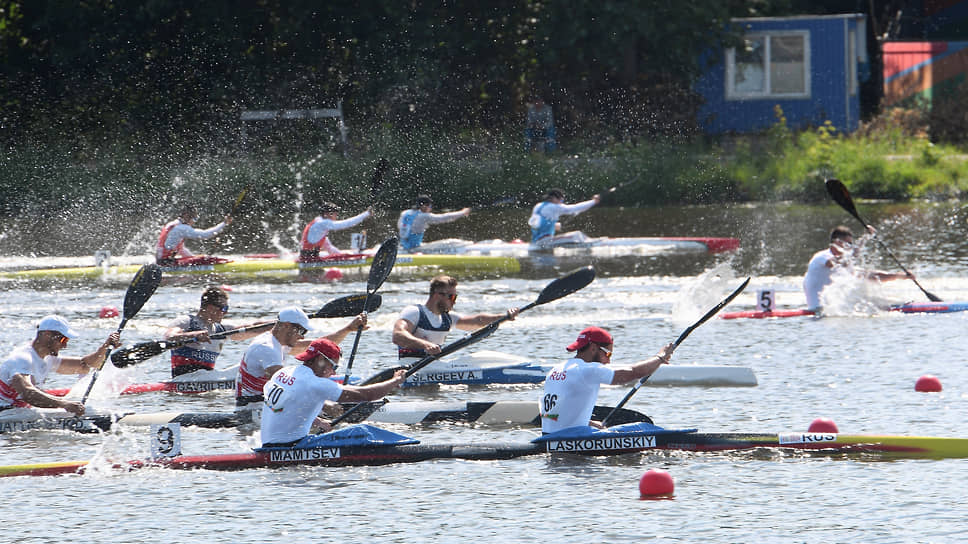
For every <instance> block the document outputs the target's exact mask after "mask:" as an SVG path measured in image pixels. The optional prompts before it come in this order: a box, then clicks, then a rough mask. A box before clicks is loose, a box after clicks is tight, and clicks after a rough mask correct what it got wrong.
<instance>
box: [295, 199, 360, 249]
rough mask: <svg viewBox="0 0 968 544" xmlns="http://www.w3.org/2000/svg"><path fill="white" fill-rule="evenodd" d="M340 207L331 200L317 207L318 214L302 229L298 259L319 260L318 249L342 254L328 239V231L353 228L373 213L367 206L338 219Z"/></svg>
mask: <svg viewBox="0 0 968 544" xmlns="http://www.w3.org/2000/svg"><path fill="white" fill-rule="evenodd" d="M339 212H340V207H339V206H337V205H336V204H334V203H332V202H323V204H322V205H321V206H320V208H319V215H318V216H317V217H316V218H315V219H313V220H312V221H310V222H309V224H307V225H306V228H304V229H303V233H302V239H301V241H300V246H299V261H300V262H313V261H316V260H319V254H320V251H321V250H322V251H325V252H326V253H327V254H329V255H342V253H343V252H342V251H340V250H339V249H337V248H336V246H334V245H333V243H332V242H330V240H329V233H330V232H331V231H334V230H344V229H349V228H353V227H355V226H357V225H359V224H360V223H362V222H363V221H364V220H365V219H366V218H367V217H370V215H372V214H373V208H372V207H371V208H367V209H366V210H365V211H364V212H363V213H361V214H358V215H354V216H353V217H350V218H349V219H343V220H342V221H339V220H338V218H339Z"/></svg>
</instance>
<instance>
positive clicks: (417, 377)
mask: <svg viewBox="0 0 968 544" xmlns="http://www.w3.org/2000/svg"><path fill="white" fill-rule="evenodd" d="M401 363H403V361H401ZM551 367H552V365H547V364H541V363H536V362H533V361H532V360H531V359H529V358H527V357H521V356H519V355H513V354H508V353H502V352H498V351H491V350H481V351H477V352H473V353H470V354H465V355H461V356H458V357H454V358H452V359H443V360H440V361H436V362H434V363H432V364H430V365H427V366H426V367H425V368H423V369H421V370H420V371H418V372H415V373H414V374H413V375H411V376H410V377H408V378H407V381H406V382H404V386H405V387H418V386H430V385H496V384H505V385H511V384H537V383H542V382H544V379H545V376H547V374H548V372H549V371H550V370H551ZM236 373H237V367H231V368H226V369H222V370H214V371H206V370H200V371H196V372H192V373H190V374H184V375H182V376H178V377H177V378H173V379H171V380H169V381H164V382H154V383H141V384H132V385H128V386H125V387H123V388H122V389H121V390H120V391H118V393H119V394H122V395H134V394H141V393H152V392H169V393H207V392H210V391H235V377H236ZM82 379H84V380H87V378H82ZM363 380H364V378H363V377H361V376H351V377H350V383H351V384H353V383H360V382H362V381H363ZM646 384H648V385H653V386H684V387H688V386H705V387H753V386H755V385H757V380H756V375H755V373H754V372H753V369H752V368H750V367H741V366H728V365H719V366H717V365H663V366H661V367H659V369H658V370H656V371H655V373H654V374H653V375H652V376H651V377H650V378H649V381H647V382H646ZM75 388H77V386H76V385H75V387H74V388H57V389H48V390H46V392H47V393H48V394H51V395H56V396H65V395H67V394H68V393H69V392H70V390H71V389H75ZM82 389H83V388H82ZM95 396H97V391H95Z"/></svg>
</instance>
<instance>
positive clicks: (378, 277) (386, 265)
mask: <svg viewBox="0 0 968 544" xmlns="http://www.w3.org/2000/svg"><path fill="white" fill-rule="evenodd" d="M397 245H398V241H397V239H396V237H393V236H391V237H390V238H387V239H386V240H384V242H383V243H382V244H380V249H378V250H376V255H374V256H373V262H372V263H370V275H369V277H368V278H367V279H366V299H367V300H369V299H370V297H371V296H373V293H374V292H376V290H377V289H379V288H380V286H381V285H383V282H384V281H386V279H387V276H389V275H390V271H391V270H393V263H395V262H396V261H397ZM364 306H366V304H364ZM362 334H363V327H362V326H360V327H357V328H356V338H355V339H354V340H353V350H352V351H350V358H349V360H348V361H347V362H346V377H344V378H343V383H346V382H348V381H349V379H350V369H352V368H353V359H354V358H355V357H356V348H357V347H358V346H359V345H360V336H361V335H362Z"/></svg>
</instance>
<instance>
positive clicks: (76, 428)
mask: <svg viewBox="0 0 968 544" xmlns="http://www.w3.org/2000/svg"><path fill="white" fill-rule="evenodd" d="M165 423H178V424H180V425H182V426H185V427H192V426H194V427H205V428H212V429H215V428H223V427H239V426H242V425H246V424H251V423H253V419H252V413H251V412H247V411H238V412H199V413H191V412H160V413H150V414H98V415H90V416H83V417H73V416H70V415H69V414H67V413H66V412H58V413H54V414H46V413H44V414H38V412H37V411H35V410H29V411H26V412H25V413H23V414H11V416H5V417H3V418H0V434H16V433H23V432H27V431H36V430H42V431H54V430H57V431H73V432H77V433H97V432H101V431H107V430H110V429H111V428H112V427H114V426H116V425H126V426H133V425H160V424H165Z"/></svg>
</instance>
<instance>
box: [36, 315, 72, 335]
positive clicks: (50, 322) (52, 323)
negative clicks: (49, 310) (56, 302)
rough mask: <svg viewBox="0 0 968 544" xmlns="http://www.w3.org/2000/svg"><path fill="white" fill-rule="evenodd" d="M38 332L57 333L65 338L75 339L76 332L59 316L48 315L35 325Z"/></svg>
mask: <svg viewBox="0 0 968 544" xmlns="http://www.w3.org/2000/svg"><path fill="white" fill-rule="evenodd" d="M37 330H38V331H54V332H59V333H61V334H63V335H64V336H66V337H67V338H77V332H75V331H74V329H72V328H71V326H70V325H68V324H67V320H66V319H64V318H63V317H61V316H59V315H49V316H47V317H45V318H43V319H41V320H40V323H38V324H37Z"/></svg>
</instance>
